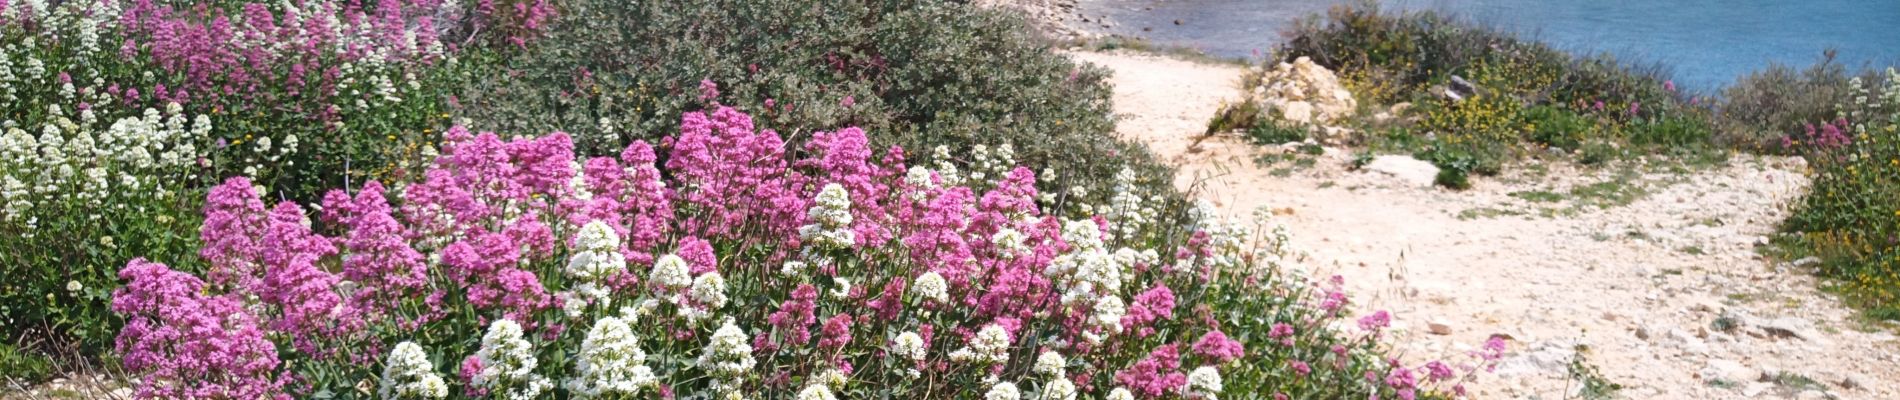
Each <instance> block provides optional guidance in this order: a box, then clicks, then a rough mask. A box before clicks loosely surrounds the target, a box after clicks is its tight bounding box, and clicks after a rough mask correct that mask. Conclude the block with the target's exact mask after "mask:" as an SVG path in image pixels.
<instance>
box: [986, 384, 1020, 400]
mask: <svg viewBox="0 0 1900 400" xmlns="http://www.w3.org/2000/svg"><path fill="white" fill-rule="evenodd" d="M1020 398H1022V393H1020V392H1018V391H1017V390H1016V384H1014V383H1009V382H997V383H996V385H995V386H990V391H989V392H988V393H984V394H983V400H1017V399H1020Z"/></svg>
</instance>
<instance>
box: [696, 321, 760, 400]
mask: <svg viewBox="0 0 1900 400" xmlns="http://www.w3.org/2000/svg"><path fill="white" fill-rule="evenodd" d="M746 340H747V337H746V334H745V330H743V329H739V327H738V326H737V325H733V324H732V320H731V319H727V320H726V321H725V322H724V324H723V325H721V326H720V327H719V330H717V331H714V332H713V335H712V338H711V341H710V342H708V343H706V349H705V350H702V351H701V352H700V354H699V360H698V365H699V368H700V369H702V370H705V371H706V373H707V375H709V376H711V377H712V378H713V381H712V385H711V386H712V387H713V389H714V390H715V391H718V392H720V393H725V394H727V395H736V394H738V393H739V392H738V390H739V386H740V385H741V384H743V383H744V379H745V375H746V373H747V372H749V371H751V370H752V367H753V366H754V365H756V364H757V363H758V361H757V360H754V359H753V358H752V345H750V344H746Z"/></svg>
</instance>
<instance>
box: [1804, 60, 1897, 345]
mask: <svg viewBox="0 0 1900 400" xmlns="http://www.w3.org/2000/svg"><path fill="white" fill-rule="evenodd" d="M1847 94H1848V96H1849V97H1848V98H1845V99H1842V100H1841V101H1840V104H1839V105H1838V108H1839V110H1840V115H1839V116H1838V117H1837V119H1835V120H1834V121H1832V122H1822V123H1820V124H1819V127H1818V128H1817V127H1815V126H1814V125H1810V126H1808V127H1807V129H1805V132H1803V133H1797V134H1793V135H1789V136H1785V137H1783V139H1782V142H1783V145H1784V146H1785V147H1787V148H1789V149H1794V150H1796V151H1799V152H1801V153H1803V154H1806V155H1807V159H1808V162H1809V163H1811V165H1812V166H1813V170H1812V174H1811V176H1812V178H1813V185H1814V186H1813V187H1812V188H1811V189H1810V190H1809V193H1808V196H1807V197H1806V198H1805V199H1803V201H1802V202H1801V203H1800V206H1799V207H1796V208H1795V213H1794V215H1792V216H1790V217H1789V218H1788V221H1787V223H1786V228H1788V230H1790V231H1793V232H1795V233H1799V234H1800V235H1799V236H1798V237H1797V238H1796V242H1797V243H1796V244H1797V245H1798V248H1799V249H1800V250H1801V252H1802V253H1811V254H1814V255H1818V256H1821V258H1822V259H1823V260H1824V261H1825V262H1824V263H1822V265H1821V272H1822V273H1824V274H1826V275H1832V276H1835V277H1838V278H1840V281H1839V282H1840V285H1841V286H1842V287H1843V288H1844V289H1847V290H1845V292H1846V293H1847V294H1848V297H1849V298H1851V299H1853V300H1855V301H1857V302H1860V303H1862V305H1864V306H1867V307H1868V308H1869V309H1870V310H1872V315H1873V316H1875V317H1878V318H1882V319H1900V71H1896V70H1894V69H1891V68H1890V69H1887V71H1886V76H1885V77H1884V78H1882V79H1878V80H1874V81H1872V82H1867V81H1864V80H1863V79H1861V78H1853V79H1852V80H1851V81H1850V85H1849V88H1848V92H1847ZM1802 255H1806V254H1802Z"/></svg>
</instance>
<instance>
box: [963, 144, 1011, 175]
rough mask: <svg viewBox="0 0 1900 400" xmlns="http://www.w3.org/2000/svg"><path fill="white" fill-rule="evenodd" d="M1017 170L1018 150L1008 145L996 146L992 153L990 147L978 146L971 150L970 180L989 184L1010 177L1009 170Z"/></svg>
mask: <svg viewBox="0 0 1900 400" xmlns="http://www.w3.org/2000/svg"><path fill="white" fill-rule="evenodd" d="M1015 168H1016V149H1015V148H1013V147H1010V145H1009V144H1008V143H1004V144H1003V145H1001V146H996V151H995V152H991V151H990V147H989V146H985V145H980V144H979V145H976V147H973V148H971V149H970V180H971V181H975V182H977V183H982V182H989V181H990V180H992V179H1001V178H1003V177H1005V176H1009V170H1011V169H1015Z"/></svg>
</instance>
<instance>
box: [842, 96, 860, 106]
mask: <svg viewBox="0 0 1900 400" xmlns="http://www.w3.org/2000/svg"><path fill="white" fill-rule="evenodd" d="M838 105H840V106H844V108H851V106H855V105H858V99H857V98H856V97H851V96H844V100H843V101H839V102H838Z"/></svg>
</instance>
